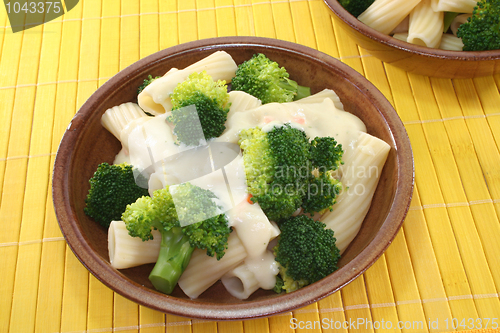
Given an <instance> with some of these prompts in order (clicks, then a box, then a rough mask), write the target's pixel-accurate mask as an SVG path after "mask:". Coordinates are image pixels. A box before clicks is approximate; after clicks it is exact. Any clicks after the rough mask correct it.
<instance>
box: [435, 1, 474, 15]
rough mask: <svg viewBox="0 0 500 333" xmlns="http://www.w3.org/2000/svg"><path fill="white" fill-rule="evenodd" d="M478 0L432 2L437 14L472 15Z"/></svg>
mask: <svg viewBox="0 0 500 333" xmlns="http://www.w3.org/2000/svg"><path fill="white" fill-rule="evenodd" d="M476 5H477V0H432V9H433V10H434V11H436V12H454V13H472V11H473V10H474V6H476Z"/></svg>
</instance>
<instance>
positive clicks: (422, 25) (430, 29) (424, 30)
mask: <svg viewBox="0 0 500 333" xmlns="http://www.w3.org/2000/svg"><path fill="white" fill-rule="evenodd" d="M443 18H444V12H435V11H434V10H433V9H432V6H431V0H422V1H420V3H419V4H418V5H417V6H415V8H414V9H413V10H412V11H411V13H410V22H409V29H408V39H407V41H408V43H412V44H417V45H421V46H427V47H432V48H436V47H438V46H439V43H440V42H441V37H442V36H443V28H444V21H443Z"/></svg>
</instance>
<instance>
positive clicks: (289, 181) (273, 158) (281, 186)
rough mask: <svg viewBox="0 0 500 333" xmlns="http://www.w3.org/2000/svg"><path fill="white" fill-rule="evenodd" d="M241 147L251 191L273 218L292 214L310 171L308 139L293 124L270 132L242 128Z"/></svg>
mask: <svg viewBox="0 0 500 333" xmlns="http://www.w3.org/2000/svg"><path fill="white" fill-rule="evenodd" d="M239 143H240V147H241V148H242V149H243V161H244V163H245V172H246V177H247V186H248V192H249V193H250V194H251V195H252V199H251V200H252V201H253V202H258V203H259V205H260V207H261V208H262V210H263V211H264V213H265V214H266V215H267V217H268V218H269V219H270V220H272V221H279V220H281V219H283V218H286V217H288V216H290V215H292V214H293V213H294V212H295V211H296V210H297V209H299V208H300V205H301V203H302V198H303V196H304V194H303V193H302V192H301V191H304V188H303V185H304V184H306V182H307V179H308V178H309V177H310V175H311V170H310V163H309V157H310V153H309V140H308V138H307V136H306V135H305V133H304V132H303V131H301V130H299V129H296V128H293V127H291V126H290V124H285V125H284V126H282V127H274V128H273V129H272V130H271V131H269V132H263V131H262V130H261V129H260V128H252V129H248V130H242V131H241V132H240V142H239Z"/></svg>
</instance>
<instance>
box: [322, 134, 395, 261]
mask: <svg viewBox="0 0 500 333" xmlns="http://www.w3.org/2000/svg"><path fill="white" fill-rule="evenodd" d="M389 151H390V146H389V145H388V144H387V143H386V142H384V141H382V140H380V139H378V138H376V137H374V136H372V135H370V134H367V133H364V132H359V139H358V142H357V145H356V147H355V149H354V152H353V153H352V154H351V156H350V157H349V158H348V159H346V160H345V161H344V165H342V166H340V167H339V169H340V173H341V179H340V181H341V182H342V184H343V185H344V186H347V187H348V188H347V189H344V191H343V192H341V193H340V194H339V196H338V197H337V203H336V204H335V205H333V209H332V211H329V212H327V213H325V214H324V215H323V216H322V217H321V221H323V222H324V223H325V224H326V226H327V228H330V229H332V230H333V231H334V232H335V238H336V239H337V242H336V244H337V247H338V248H339V250H340V252H341V253H342V252H343V251H344V250H345V249H346V248H347V246H348V245H349V243H350V242H351V241H352V240H353V239H354V237H355V236H356V234H357V233H358V231H359V229H360V228H361V224H362V223H363V220H364V218H365V216H366V214H367V212H368V209H369V208H370V205H371V201H372V198H373V194H374V193H375V189H376V188H377V184H378V181H379V178H380V174H381V172H382V168H383V167H384V164H385V161H386V159H387V155H388V154H389Z"/></svg>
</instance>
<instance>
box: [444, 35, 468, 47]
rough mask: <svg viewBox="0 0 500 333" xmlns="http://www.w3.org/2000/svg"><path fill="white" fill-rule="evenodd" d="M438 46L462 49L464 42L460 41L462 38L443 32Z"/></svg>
mask: <svg viewBox="0 0 500 333" xmlns="http://www.w3.org/2000/svg"><path fill="white" fill-rule="evenodd" d="M439 48H440V49H442V50H449V51H462V49H463V48H464V43H463V42H462V38H458V37H457V36H455V35H452V34H443V37H442V38H441V43H440V44H439Z"/></svg>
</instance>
